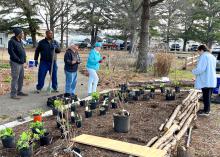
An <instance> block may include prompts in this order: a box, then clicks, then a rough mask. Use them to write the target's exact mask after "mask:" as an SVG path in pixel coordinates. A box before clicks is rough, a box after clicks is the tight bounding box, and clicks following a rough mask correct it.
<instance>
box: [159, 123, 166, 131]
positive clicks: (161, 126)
mask: <svg viewBox="0 0 220 157" xmlns="http://www.w3.org/2000/svg"><path fill="white" fill-rule="evenodd" d="M164 125H165V123H163V124H161V125H160V127H159V131H162V130H163V127H164Z"/></svg>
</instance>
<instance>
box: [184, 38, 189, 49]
mask: <svg viewBox="0 0 220 157" xmlns="http://www.w3.org/2000/svg"><path fill="white" fill-rule="evenodd" d="M187 41H188V39H187V38H184V39H183V51H186V44H187Z"/></svg>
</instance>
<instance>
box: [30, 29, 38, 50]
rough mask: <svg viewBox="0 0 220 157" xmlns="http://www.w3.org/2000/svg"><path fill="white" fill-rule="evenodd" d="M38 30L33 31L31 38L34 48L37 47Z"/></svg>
mask: <svg viewBox="0 0 220 157" xmlns="http://www.w3.org/2000/svg"><path fill="white" fill-rule="evenodd" d="M36 34H37V31H36V30H35V31H31V38H32V42H33V48H35V47H37V39H36Z"/></svg>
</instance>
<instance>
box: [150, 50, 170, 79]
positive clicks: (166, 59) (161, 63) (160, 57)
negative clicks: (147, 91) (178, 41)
mask: <svg viewBox="0 0 220 157" xmlns="http://www.w3.org/2000/svg"><path fill="white" fill-rule="evenodd" d="M155 57H156V62H155V64H154V74H155V75H156V76H159V77H161V76H167V75H168V74H169V72H170V69H171V65H172V61H173V59H174V55H173V54H169V53H157V54H156V55H155Z"/></svg>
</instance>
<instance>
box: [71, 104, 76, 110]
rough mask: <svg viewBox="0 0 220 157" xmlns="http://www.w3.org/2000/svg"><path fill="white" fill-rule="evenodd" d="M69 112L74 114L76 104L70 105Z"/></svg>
mask: <svg viewBox="0 0 220 157" xmlns="http://www.w3.org/2000/svg"><path fill="white" fill-rule="evenodd" d="M70 109H71V112H76V104H75V103H73V104H71V108H70Z"/></svg>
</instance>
